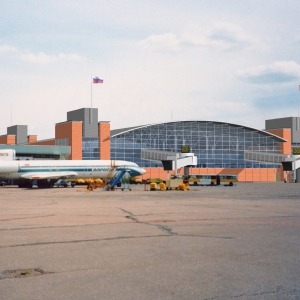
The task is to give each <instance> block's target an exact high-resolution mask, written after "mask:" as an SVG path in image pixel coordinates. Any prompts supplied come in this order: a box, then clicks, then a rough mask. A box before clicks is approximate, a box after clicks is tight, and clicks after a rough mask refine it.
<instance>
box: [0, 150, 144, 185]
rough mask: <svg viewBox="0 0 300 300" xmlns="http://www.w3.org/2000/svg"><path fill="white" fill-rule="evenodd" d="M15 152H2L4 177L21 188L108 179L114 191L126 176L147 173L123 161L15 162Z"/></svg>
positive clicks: (1, 174) (0, 160) (0, 168)
mask: <svg viewBox="0 0 300 300" xmlns="http://www.w3.org/2000/svg"><path fill="white" fill-rule="evenodd" d="M14 157H15V150H12V149H6V150H0V178H1V179H19V182H20V183H19V187H29V188H31V187H32V181H33V180H37V186H38V187H39V188H49V187H53V186H54V183H55V182H56V181H57V180H59V179H77V178H104V179H107V180H108V183H109V187H110V188H111V189H113V188H114V187H115V186H116V185H117V184H119V183H120V182H121V179H122V177H123V175H124V174H125V173H128V174H129V175H130V177H133V176H139V175H143V174H145V173H146V171H145V169H143V168H141V167H139V166H138V165H137V164H136V163H133V162H129V161H123V160H13V158H14Z"/></svg>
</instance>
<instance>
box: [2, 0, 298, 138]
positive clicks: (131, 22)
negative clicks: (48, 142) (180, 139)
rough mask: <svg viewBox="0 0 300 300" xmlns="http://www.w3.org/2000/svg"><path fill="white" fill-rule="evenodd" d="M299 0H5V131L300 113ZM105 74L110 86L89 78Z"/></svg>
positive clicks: (44, 134) (258, 123) (253, 122)
mask: <svg viewBox="0 0 300 300" xmlns="http://www.w3.org/2000/svg"><path fill="white" fill-rule="evenodd" d="M299 12H300V1H298V0H293V1H292V0H251V1H250V0H226V1H224V0H219V1H218V0H197V1H196V0H185V1H182V0H164V1H161V0H147V1H132V0H131V1H129V0H128V1H125V0H124V1H121V0H115V1H108V0H106V1H102V0H84V1H83V0H82V1H79V0H59V1H57V0H51V1H46V0H42V1H41V0H36V1H33V0H24V1H22V0H0V135H5V134H7V127H9V126H12V125H28V134H29V135H37V136H38V139H39V140H41V139H48V138H53V137H54V136H55V124H56V123H60V122H64V121H66V120H67V112H68V111H72V110H76V109H80V108H83V107H91V106H92V107H94V108H98V118H99V121H110V122H111V129H118V128H125V127H131V126H137V125H146V124H153V123H162V122H170V121H189V120H201V121H219V122H228V123H234V124H239V125H244V126H248V127H253V128H257V129H263V128H264V126H265V120H268V119H274V118H284V117H291V116H298V115H299V102H300V91H299V84H300V18H299ZM94 76H98V77H100V78H102V79H103V80H104V83H103V84H91V82H92V77H94Z"/></svg>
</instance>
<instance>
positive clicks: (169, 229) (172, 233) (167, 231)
mask: <svg viewBox="0 0 300 300" xmlns="http://www.w3.org/2000/svg"><path fill="white" fill-rule="evenodd" d="M120 210H122V211H123V212H125V213H126V214H128V215H127V216H125V218H127V219H131V220H132V221H134V222H136V223H139V224H144V225H148V226H154V227H156V228H158V229H159V230H161V231H163V232H165V233H167V234H168V235H177V233H176V232H173V231H172V229H171V228H169V227H167V226H163V225H160V224H155V223H149V222H141V221H139V219H138V218H137V217H136V216H135V215H134V214H133V213H132V212H130V211H127V210H125V209H123V208H120Z"/></svg>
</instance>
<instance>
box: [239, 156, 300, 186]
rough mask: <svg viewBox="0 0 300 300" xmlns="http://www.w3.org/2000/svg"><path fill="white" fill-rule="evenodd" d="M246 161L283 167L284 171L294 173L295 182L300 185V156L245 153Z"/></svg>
mask: <svg viewBox="0 0 300 300" xmlns="http://www.w3.org/2000/svg"><path fill="white" fill-rule="evenodd" d="M244 159H245V160H248V161H256V162H261V163H266V164H278V165H282V167H283V171H294V177H295V182H298V183H300V155H286V154H279V153H264V152H255V151H245V152H244Z"/></svg>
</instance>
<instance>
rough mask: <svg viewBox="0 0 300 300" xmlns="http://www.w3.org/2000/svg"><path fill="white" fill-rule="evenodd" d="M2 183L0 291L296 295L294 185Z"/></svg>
mask: <svg viewBox="0 0 300 300" xmlns="http://www.w3.org/2000/svg"><path fill="white" fill-rule="evenodd" d="M131 188H132V191H129V190H125V191H121V190H116V191H110V192H109V191H103V190H101V189H96V190H94V191H93V192H86V191H85V189H84V187H80V186H76V187H75V188H71V187H70V188H53V189H19V188H17V187H9V186H6V187H0V299H1V300H13V299H18V300H22V299H72V300H77V299H78V300H79V299H80V300H82V299H97V300H98V299H110V300H113V299H149V300H150V299H151V300H153V299H200V300H204V299H207V300H219V299H238V300H240V299H250V300H252V299H267V300H268V299H278V300H282V299H283V300H284V299H300V184H297V183H286V184H285V183H238V185H237V186H236V187H191V189H190V191H174V190H173V191H144V186H133V185H132V186H131Z"/></svg>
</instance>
